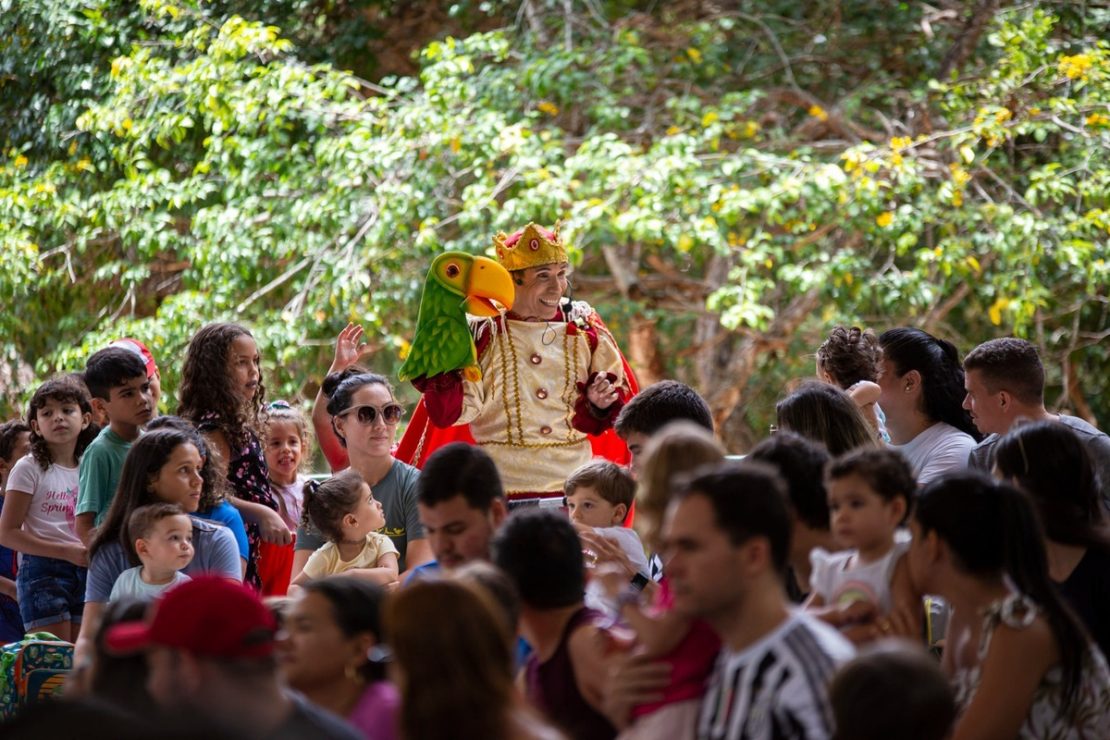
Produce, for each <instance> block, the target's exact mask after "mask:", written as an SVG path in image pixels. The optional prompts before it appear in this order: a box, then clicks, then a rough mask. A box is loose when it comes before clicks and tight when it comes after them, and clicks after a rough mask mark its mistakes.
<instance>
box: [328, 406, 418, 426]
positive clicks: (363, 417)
mask: <svg viewBox="0 0 1110 740" xmlns="http://www.w3.org/2000/svg"><path fill="white" fill-rule="evenodd" d="M352 411H354V412H355V413H356V416H355V418H356V419H358V423H359V424H362V425H364V426H370V425H371V424H373V423H374V422H376V421H377V420H378V415H379V414H380V415H381V417H382V421H383V422H385V423H386V424H396V423H397V422H399V421H400V420H401V417H402V416H404V415H405V408H404V407H403V406H401V405H400V404H397V403H390V404H387V405H385V406H383V407H382V408H378V407H377V406H371V405H369V404H363V405H362V406H352V407H351V408H349V409H344V410H342V411H340V412H339V413H338V414H336V417H340V416H346V415H347V414H349V413H351V412H352Z"/></svg>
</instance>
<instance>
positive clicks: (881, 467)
mask: <svg viewBox="0 0 1110 740" xmlns="http://www.w3.org/2000/svg"><path fill="white" fill-rule="evenodd" d="M916 487H917V486H916V483H915V481H914V476H913V471H912V470H911V469H910V466H909V465H908V464H907V463H906V461H905V459H903V457H902V455H901V454H899V453H898V452H896V451H895V450H891V449H887V448H879V449H866V448H865V449H859V450H855V451H853V452H850V453H848V454H846V455H843V456H841V457H838V458H835V459H833V461H832V462H830V463H829V465H828V467H827V468H826V472H825V489H826V491H828V497H829V519H830V525H831V529H832V533H833V539H834V540H836V542H837V544H839V545H840V546H841V547H842V548H845V549H843V550H840V551H838V552H833V553H830V552H827V551H826V550H824V549H822V548H815V549H814V550H813V552H812V553H811V554H810V560H811V562H812V564H813V573H812V576H811V578H810V584H811V586H812V593H811V594H810V597H809V600H808V601H807V602H806V607H807V608H809V609H812V610H814V611H815V612H818V613H819V615H820V616H821V617H822V618H824V619H825V620H826V621H828V622H830V623H831V624H834V625H836V626H839V627H844V626H847V623H846V622H845V619H847V620H848V622H852V621H856V620H857V619H858V620H868V619H873V618H875V617H878V624H879V625H880V631H881V632H884V631H888V629H887V627H886V625H888V624H889V621H888V618H889V616H890V615H891V614H892V612H893V611H894V610H895V607H897V608H898V611H899V615H900V617H903V618H905V619H908V620H910V625H911V626H912V628H913V630H914V631H913V634H917V630H918V628H919V623H920V621H921V616H922V609H921V597H920V595H919V594H917V593H916V592H915V591H914V588H913V585H912V584H911V582H910V578H909V570H908V565H907V563H906V559H905V557H904V556H905V554H906V551H907V549H908V547H909V545H908V543H907V542H905V541H899V540H898V539H897V538H896V537H895V532H896V531H897V529H898V527H899V526H900V525H901V524H902V523H903V521H904V520H905V518H906V515H907V513H908V512H909V510H910V508H911V503H912V500H913V493H914V490H915V489H916ZM856 602H863V604H860V605H857V604H856ZM821 607H831V608H829V609H826V610H824V611H823V612H822V611H821ZM846 615H852V616H846ZM849 636H851V637H853V638H854V639H858V640H861V641H865V640H867V639H869V638H871V637H873V636H875V635H873V634H872V633H871V631H870V630H867V631H865V632H862V633H850V635H849Z"/></svg>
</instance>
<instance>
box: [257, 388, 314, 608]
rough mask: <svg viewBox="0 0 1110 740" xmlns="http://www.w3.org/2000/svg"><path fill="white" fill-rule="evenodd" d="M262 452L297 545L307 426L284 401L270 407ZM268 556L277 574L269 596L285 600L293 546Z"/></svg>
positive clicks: (270, 551) (269, 549)
mask: <svg viewBox="0 0 1110 740" xmlns="http://www.w3.org/2000/svg"><path fill="white" fill-rule="evenodd" d="M263 450H264V452H265V455H266V467H267V468H268V469H269V471H270V490H271V491H273V492H274V498H276V499H277V502H278V507H279V512H280V514H281V518H282V519H284V520H285V523H286V525H288V527H289V531H290V532H292V533H293V537H294V542H295V541H296V532H297V525H298V524H299V523H300V521H301V515H302V514H301V512H302V509H303V495H302V491H303V490H304V484H305V483H306V482H307V478H305V477H304V476H302V475H300V474H299V472H300V468H301V463H302V462H303V461H304V459H305V453H306V451H307V450H308V423H307V422H306V421H305V418H304V416H303V415H302V414H301V412H300V411H297V410H296V409H295V408H293V407H292V406H290V405H289V404H288V403H287V402H285V401H274V402H273V403H271V404H270V409H269V415H268V417H267V419H266V437H265V440H264V444H263ZM266 552H267V556H268V557H269V558H270V559H271V560H272V561H273V562H272V567H273V573H274V579H273V582H272V584H271V586H270V591H269V592H270V593H271V594H272V595H275V596H283V595H285V594H286V593H287V592H288V591H289V578H290V576H291V575H292V570H293V557H294V551H293V542H290V543H289V544H288V545H286V546H285V547H284V548H278V547H277V546H276V545H270V546H268V547H267V550H266Z"/></svg>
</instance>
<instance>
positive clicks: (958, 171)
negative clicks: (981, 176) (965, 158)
mask: <svg viewBox="0 0 1110 740" xmlns="http://www.w3.org/2000/svg"><path fill="white" fill-rule="evenodd" d="M948 169H949V170H950V171H951V172H952V181H953V182H955V183H956V185H957V186H958V187H961V188H962V187H963V186H964V185H967V184H968V183H969V182H971V175H970V174H969V173H968V171H967V170H965V169H964V168H963V166H962V165H961V164H960V163H959V162H953V163H952V164H950V165H948Z"/></svg>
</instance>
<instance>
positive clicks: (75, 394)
mask: <svg viewBox="0 0 1110 740" xmlns="http://www.w3.org/2000/svg"><path fill="white" fill-rule="evenodd" d="M48 400H54V401H57V402H59V403H75V404H77V407H78V408H80V409H81V413H82V414H89V416H90V417H91V416H92V403H91V402H90V400H89V389H88V388H86V387H85V384H84V383H83V382H81V381H80V380H79V379H77V378H75V377H73V376H72V375H59V376H57V377H54V378H51V379H50V380H48V381H46V382H45V383H43V384H42V385H40V386H39V387H38V388H37V389H36V390H35V394H34V395H33V396H31V402H30V403H29V404H27V421H28V423H33V422H34V421H36V420H37V419H38V413H39V410H40V409H42V408H43V407H44V406H46V402H47V401H48ZM32 426H33V425H32ZM98 434H100V429H99V428H98V427H97V426H96V425H95V424H91V423H90V424H89V425H88V426H87V427H85V428H84V429H82V430H81V433H80V434H79V435H77V446H76V447H74V448H73V457H74V458H75V459H77V460H80V459H81V455H82V454H84V452H85V448H86V447H88V446H89V443H90V442H92V441H93V440H94V439H96V435H98ZM31 455H32V456H33V457H34V458H35V462H37V463H38V464H39V467H41V468H42V469H43V470H46V469H47V468H49V467H50V464H51V463H53V462H54V461H53V460H52V459H51V458H50V448H49V447H47V444H46V439H45V438H43V436H42V435H41V434H39V433H38V432H36V431H35V430H34V428H32V429H31Z"/></svg>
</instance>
